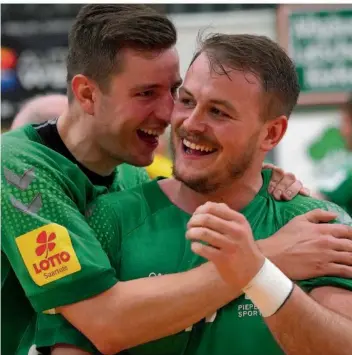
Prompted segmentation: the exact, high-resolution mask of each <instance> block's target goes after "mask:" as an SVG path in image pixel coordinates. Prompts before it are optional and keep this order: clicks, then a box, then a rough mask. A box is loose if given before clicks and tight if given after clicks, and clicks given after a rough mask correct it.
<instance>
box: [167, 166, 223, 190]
mask: <svg viewBox="0 0 352 355" xmlns="http://www.w3.org/2000/svg"><path fill="white" fill-rule="evenodd" d="M173 175H174V177H175V179H176V180H178V181H181V182H182V183H183V184H184V185H186V186H187V187H189V188H190V189H191V190H193V191H196V192H198V193H202V194H207V193H211V192H214V191H216V190H217V189H218V188H219V187H220V186H219V184H217V183H215V182H214V181H212V180H211V179H210V178H209V174H205V173H204V171H203V172H202V173H201V174H200V173H199V170H198V171H194V172H193V173H192V171H189V169H188V170H186V169H185V170H183V169H180V170H179V169H177V167H176V168H174V169H173Z"/></svg>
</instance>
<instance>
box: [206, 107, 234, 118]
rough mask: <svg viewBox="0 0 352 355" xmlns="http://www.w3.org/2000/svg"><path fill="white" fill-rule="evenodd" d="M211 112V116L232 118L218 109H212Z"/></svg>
mask: <svg viewBox="0 0 352 355" xmlns="http://www.w3.org/2000/svg"><path fill="white" fill-rule="evenodd" d="M210 112H211V114H213V115H215V116H220V117H221V116H222V117H230V116H229V115H228V114H227V113H225V112H224V111H221V110H219V109H218V108H216V107H211V108H210Z"/></svg>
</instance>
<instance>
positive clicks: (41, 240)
mask: <svg viewBox="0 0 352 355" xmlns="http://www.w3.org/2000/svg"><path fill="white" fill-rule="evenodd" d="M55 238H56V234H55V233H50V235H49V237H48V236H47V234H46V232H45V231H43V232H41V233H40V234H39V235H38V237H37V243H38V244H40V245H39V247H37V248H36V249H35V253H36V254H37V256H41V255H43V254H44V253H45V252H46V254H45V258H47V257H48V253H49V251H52V250H53V249H54V248H55V246H56V243H54V242H52V240H54V239H55Z"/></svg>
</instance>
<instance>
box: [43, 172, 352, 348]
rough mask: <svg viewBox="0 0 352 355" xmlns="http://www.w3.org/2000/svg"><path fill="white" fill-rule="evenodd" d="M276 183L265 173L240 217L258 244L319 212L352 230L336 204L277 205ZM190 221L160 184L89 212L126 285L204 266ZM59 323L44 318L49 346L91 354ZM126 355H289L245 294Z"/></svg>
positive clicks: (322, 282)
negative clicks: (271, 190)
mask: <svg viewBox="0 0 352 355" xmlns="http://www.w3.org/2000/svg"><path fill="white" fill-rule="evenodd" d="M270 177H271V171H267V170H265V171H264V172H263V180H264V183H263V186H262V188H261V190H260V191H259V193H258V194H257V195H256V197H255V198H254V199H253V200H252V201H251V202H250V203H249V204H248V205H247V206H246V207H245V208H244V209H243V210H242V211H241V212H242V213H243V214H244V215H245V216H246V218H247V220H248V221H249V223H250V225H251V227H252V230H253V234H254V238H255V239H256V240H258V239H263V238H267V237H269V236H271V235H272V234H274V233H275V232H276V231H277V230H278V229H280V228H281V227H282V226H284V225H285V224H287V223H288V222H289V221H290V220H291V219H292V218H294V217H295V216H297V215H300V214H303V213H305V212H308V211H310V210H312V209H315V208H322V209H329V210H335V211H338V212H339V213H340V220H339V222H342V223H346V224H347V223H348V224H351V219H350V217H349V216H348V215H347V214H346V213H345V212H344V211H343V210H342V209H341V208H339V207H338V206H335V205H334V204H332V203H330V202H325V201H318V200H314V199H312V198H308V197H303V196H297V197H296V198H295V199H293V200H292V201H289V202H278V201H276V200H274V198H273V197H272V196H271V195H269V194H268V192H267V187H268V183H269V180H270ZM127 206H128V207H127ZM190 217H191V216H190V215H189V214H187V213H186V212H184V211H182V210H180V209H179V208H178V207H177V206H175V205H174V204H172V203H171V202H170V200H169V199H168V197H167V196H166V195H165V194H164V193H163V191H162V190H161V189H160V187H159V184H158V182H157V181H152V182H149V183H146V184H143V185H142V186H139V187H136V188H134V189H132V190H130V191H124V192H120V193H116V194H115V193H112V194H107V195H104V196H101V197H99V198H98V199H97V200H96V201H95V202H93V203H92V205H91V208H90V210H89V223H90V225H91V226H92V228H93V229H94V230H95V231H96V234H97V235H98V236H99V238H100V241H101V243H102V246H103V248H104V249H105V250H106V252H107V254H108V256H109V259H110V261H111V265H112V266H113V267H114V268H115V269H116V275H117V278H118V279H119V280H121V281H128V280H133V279H138V278H144V277H155V276H158V275H164V274H170V273H177V272H183V271H187V270H190V269H191V268H194V267H196V266H199V265H200V264H202V263H204V262H205V260H204V259H203V258H201V257H200V256H198V255H195V254H194V253H193V252H192V251H191V248H190V241H189V240H186V239H185V233H186V229H187V228H186V226H187V222H188V221H189V219H190ZM299 284H300V286H301V287H302V288H303V289H305V290H306V291H309V290H311V289H313V288H315V287H320V286H327V285H330V286H336V287H343V288H347V289H351V290H352V280H347V279H341V278H335V277H321V278H316V279H311V280H306V281H302V282H299ZM214 292H216V290H214ZM170 307H172V304H170ZM175 312H177V309H175ZM60 317H61V316H60V315H55V316H50V315H41V316H40V320H39V322H38V334H37V335H38V337H40V338H41V339H44V338H46V339H49V340H48V341H46V344H44V345H46V346H50V345H54V344H55V343H68V344H72V345H76V346H79V347H82V348H84V349H89V347H90V345H87V344H89V343H87V344H85V343H84V338H83V336H82V335H81V334H80V333H79V332H78V331H76V333H75V332H74V329H73V327H72V326H71V325H70V324H68V323H67V322H66V321H64V320H61V321H60ZM44 334H45V337H44V336H43V335H44ZM92 353H94V350H92ZM124 353H126V354H131V355H161V354H163V355H181V354H187V355H195V354H196V355H224V354H226V355H259V354H270V355H282V354H283V352H282V350H281V349H280V347H279V345H278V344H277V343H276V341H275V340H274V338H273V336H272V335H271V333H270V331H269V329H268V328H267V326H266V325H265V322H264V321H263V318H262V317H261V315H260V312H259V310H258V309H257V308H256V307H255V306H254V305H253V303H252V302H251V301H250V300H248V299H246V297H244V296H241V297H239V298H237V299H236V300H234V301H232V302H231V303H229V304H228V305H226V306H225V307H223V308H221V309H219V310H218V311H217V312H216V313H215V314H214V315H213V316H212V317H208V318H207V319H205V320H203V321H201V322H199V323H197V324H195V325H194V326H193V327H190V328H188V329H187V330H185V331H182V332H180V333H178V334H175V335H172V336H169V337H165V338H163V339H160V340H157V341H153V342H150V343H147V344H143V345H140V346H137V347H135V348H132V349H129V350H127V351H125V352H124Z"/></svg>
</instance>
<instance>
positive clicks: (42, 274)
mask: <svg viewBox="0 0 352 355" xmlns="http://www.w3.org/2000/svg"><path fill="white" fill-rule="evenodd" d="M16 244H17V247H18V249H19V251H20V253H21V256H22V259H23V261H24V263H25V265H26V267H27V270H28V272H29V274H30V276H31V278H32V279H33V281H34V282H35V283H36V284H37V285H38V286H43V285H45V284H48V283H50V282H53V281H55V280H58V279H61V278H63V277H65V276H68V275H71V274H73V273H75V272H77V271H80V270H81V265H80V263H79V260H78V258H77V255H76V253H75V251H74V249H73V246H72V243H71V238H70V235H69V234H68V231H67V229H66V228H64V227H63V226H60V225H58V224H55V223H51V224H47V225H45V226H43V227H40V228H37V229H35V230H33V231H31V232H28V233H26V234H23V235H21V236H20V237H17V238H16Z"/></svg>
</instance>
